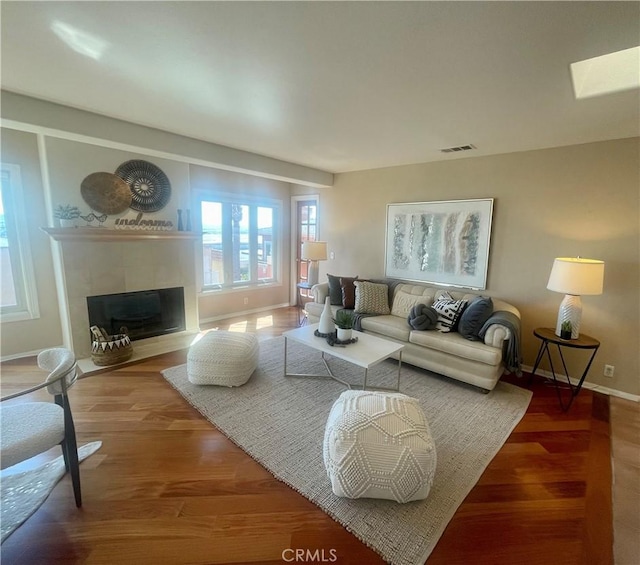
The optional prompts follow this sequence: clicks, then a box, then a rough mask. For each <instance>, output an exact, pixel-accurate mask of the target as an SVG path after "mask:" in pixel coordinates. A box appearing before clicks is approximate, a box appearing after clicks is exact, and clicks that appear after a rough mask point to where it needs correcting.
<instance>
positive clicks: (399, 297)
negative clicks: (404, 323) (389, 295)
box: [391, 290, 431, 318]
mask: <svg viewBox="0 0 640 565" xmlns="http://www.w3.org/2000/svg"><path fill="white" fill-rule="evenodd" d="M427 301H428V299H425V297H423V296H418V295H416V294H409V293H408V292H405V291H403V290H399V291H396V294H395V296H394V297H393V306H392V307H391V314H393V315H394V316H400V317H401V318H406V317H407V316H408V315H409V312H411V309H412V308H413V307H414V306H416V305H417V304H424V305H426V306H430V305H431V302H430V301H429V303H428V304H427Z"/></svg>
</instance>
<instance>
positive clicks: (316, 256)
mask: <svg viewBox="0 0 640 565" xmlns="http://www.w3.org/2000/svg"><path fill="white" fill-rule="evenodd" d="M302 260H303V261H309V271H308V273H307V282H308V283H309V284H310V285H314V284H318V270H319V266H318V261H326V260H327V242H326V241H305V242H303V244H302Z"/></svg>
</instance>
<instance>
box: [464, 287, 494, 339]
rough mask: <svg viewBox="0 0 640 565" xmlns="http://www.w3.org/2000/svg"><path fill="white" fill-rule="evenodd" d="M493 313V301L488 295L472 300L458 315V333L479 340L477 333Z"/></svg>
mask: <svg viewBox="0 0 640 565" xmlns="http://www.w3.org/2000/svg"><path fill="white" fill-rule="evenodd" d="M491 314H493V301H492V300H491V298H489V297H482V298H478V299H477V300H474V301H473V302H472V303H471V304H469V306H467V308H466V309H465V311H464V312H463V313H462V316H460V321H459V322H458V333H459V334H460V335H461V336H462V337H465V338H467V339H470V340H473V341H479V340H480V337H479V336H478V333H479V332H480V330H481V329H482V326H483V325H484V323H485V322H486V321H487V320H488V319H489V316H491Z"/></svg>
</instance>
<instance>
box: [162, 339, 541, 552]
mask: <svg viewBox="0 0 640 565" xmlns="http://www.w3.org/2000/svg"><path fill="white" fill-rule="evenodd" d="M283 352H284V338H282V337H279V338H275V339H271V340H268V341H265V342H262V343H261V344H260V363H259V366H258V369H257V370H256V372H255V373H254V374H253V376H252V377H251V380H250V381H249V382H248V383H247V384H245V385H244V386H242V387H239V388H223V387H216V386H202V385H193V384H191V383H190V382H189V381H188V379H187V373H186V365H181V366H179V367H173V368H171V369H167V370H165V371H163V374H164V376H165V378H166V379H167V380H168V381H169V382H170V383H171V384H172V385H173V386H174V387H175V388H176V389H177V390H178V391H179V392H180V393H181V394H182V395H183V396H184V397H185V398H186V399H187V400H188V401H189V402H190V403H191V404H192V405H193V406H194V407H195V408H197V409H198V410H199V411H200V412H201V413H202V414H203V416H205V417H206V418H207V419H208V420H209V421H210V422H212V423H213V424H214V425H215V426H216V427H217V428H218V429H219V430H220V431H221V432H222V433H224V434H225V435H226V436H227V437H229V438H230V439H231V440H232V441H233V442H234V443H236V444H237V445H238V446H240V447H241V448H242V449H243V450H244V451H245V452H247V453H248V454H249V455H250V456H251V457H253V458H254V459H255V460H256V461H258V462H259V463H260V464H261V465H263V466H264V467H265V468H266V469H268V470H269V471H270V472H271V473H272V474H273V475H274V476H275V477H276V478H278V479H279V480H281V481H283V482H285V483H286V484H288V485H289V486H291V487H292V488H294V489H295V490H297V491H298V492H299V493H301V494H302V495H303V496H305V497H306V498H308V499H309V500H310V501H311V502H313V503H315V504H317V505H318V506H319V507H320V508H321V509H322V510H323V511H325V512H326V513H327V514H329V516H331V517H332V518H333V519H335V520H336V521H338V522H339V523H340V524H342V525H344V526H345V527H346V528H347V529H348V530H349V531H350V532H352V533H353V534H354V535H355V536H356V537H357V538H359V539H360V540H362V541H363V542H364V543H365V544H366V545H368V546H369V547H371V548H372V549H374V550H375V551H376V552H378V553H379V554H380V555H381V556H382V557H383V558H384V559H385V560H386V561H388V562H390V563H393V564H398V565H415V564H418V563H424V562H425V560H426V559H427V557H428V556H429V554H430V553H431V552H432V551H433V548H434V547H435V545H436V543H437V542H438V539H439V538H440V536H441V535H442V532H443V531H444V529H445V527H446V526H447V523H448V522H449V520H450V519H451V518H452V516H453V515H454V513H455V511H456V509H457V508H458V506H460V504H461V503H462V501H463V500H464V498H465V497H466V495H467V494H468V493H469V491H470V490H471V489H472V488H473V486H474V485H475V484H476V482H477V481H478V479H479V478H480V475H482V472H483V471H484V469H485V468H486V466H487V465H488V464H489V462H490V461H491V459H492V458H493V457H494V456H495V454H496V453H497V452H498V450H499V449H500V448H501V447H502V445H503V444H504V442H505V441H506V439H507V438H508V437H509V434H510V433H511V431H512V430H513V428H514V427H515V426H516V424H517V423H518V422H519V421H520V420H521V419H522V416H523V415H524V413H525V412H526V410H527V406H528V405H529V401H530V399H531V392H529V391H527V390H524V389H521V388H518V387H516V386H513V385H509V384H506V383H499V384H498V386H497V387H496V388H495V389H494V390H493V391H492V392H491V393H489V394H482V393H481V392H479V391H478V390H476V389H473V388H470V387H467V386H465V385H462V384H461V383H456V382H454V381H451V380H449V379H445V378H444V377H438V376H436V375H433V374H431V373H429V372H427V371H422V370H419V369H416V368H414V367H411V366H409V365H404V366H403V368H402V380H401V383H400V392H402V393H404V394H407V395H410V396H413V397H415V398H417V399H419V400H420V402H421V404H422V407H423V409H424V411H425V414H426V416H427V419H428V421H429V425H430V427H431V432H432V434H433V437H434V441H435V444H436V450H437V457H438V462H437V468H436V475H435V478H434V484H433V486H432V489H431V492H430V493H429V497H428V498H427V499H426V500H423V501H417V502H410V503H408V504H397V503H396V502H393V501H388V500H373V499H359V500H351V499H346V498H339V497H337V496H335V495H334V494H333V493H332V491H331V485H330V483H329V479H328V478H327V474H326V471H325V469H324V464H323V460H322V442H323V437H324V428H325V423H326V419H327V416H328V415H329V411H330V409H331V406H332V404H333V402H334V401H335V400H336V399H337V398H338V396H339V395H340V393H342V392H343V391H344V390H345V387H344V386H342V385H341V384H340V383H338V382H336V381H332V380H325V379H314V378H291V377H284V376H283ZM287 357H288V359H287V368H288V370H289V372H300V373H303V372H304V373H315V374H323V373H324V372H325V371H324V366H323V364H322V361H321V358H320V353H319V352H316V351H313V350H311V349H310V348H308V347H305V346H303V345H299V344H296V343H292V342H290V343H289V347H288V355H287ZM329 365H330V366H331V368H332V370H333V371H334V373H335V374H336V375H339V376H340V377H341V378H344V379H345V380H347V381H348V382H351V383H353V384H358V383H360V382H361V381H362V370H361V369H359V368H358V367H356V366H354V365H351V364H349V363H346V362H344V361H340V360H338V359H335V358H330V359H329ZM396 374H397V362H395V361H391V360H389V361H385V362H383V363H381V364H380V365H378V366H377V367H375V368H374V369H372V370H370V372H369V381H368V382H369V384H370V385H371V386H392V385H393V384H394V383H395V378H396Z"/></svg>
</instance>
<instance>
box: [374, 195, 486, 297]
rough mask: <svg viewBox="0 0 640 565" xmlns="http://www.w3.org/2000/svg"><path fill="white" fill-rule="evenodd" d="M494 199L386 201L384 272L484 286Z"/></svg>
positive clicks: (464, 285)
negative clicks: (396, 202) (390, 202)
mask: <svg viewBox="0 0 640 565" xmlns="http://www.w3.org/2000/svg"><path fill="white" fill-rule="evenodd" d="M492 216H493V198H484V199H476V200H446V201H438V202H406V203H398V204H387V234H386V246H385V276H387V277H390V278H395V279H404V280H409V281H412V280H413V281H420V282H429V283H436V284H442V285H450V286H459V287H464V288H471V289H475V290H483V289H485V288H486V284H487V269H488V266H489V244H490V241H491V219H492Z"/></svg>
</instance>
